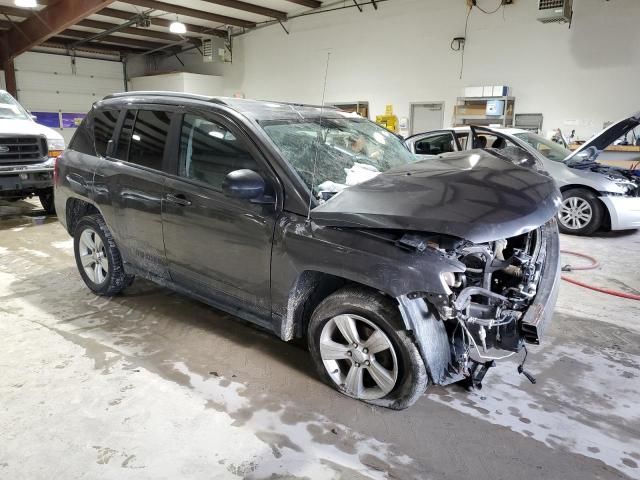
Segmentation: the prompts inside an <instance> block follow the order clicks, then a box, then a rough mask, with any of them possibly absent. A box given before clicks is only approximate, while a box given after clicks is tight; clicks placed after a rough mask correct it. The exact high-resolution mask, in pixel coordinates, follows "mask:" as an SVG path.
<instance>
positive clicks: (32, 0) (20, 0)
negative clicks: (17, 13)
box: [13, 0, 38, 8]
mask: <svg viewBox="0 0 640 480" xmlns="http://www.w3.org/2000/svg"><path fill="white" fill-rule="evenodd" d="M13 3H14V4H15V6H16V7H22V8H36V7H37V6H38V2H37V1H36V0H14V2H13Z"/></svg>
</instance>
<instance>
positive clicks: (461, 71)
mask: <svg viewBox="0 0 640 480" xmlns="http://www.w3.org/2000/svg"><path fill="white" fill-rule="evenodd" d="M472 10H473V7H469V11H468V12H467V19H466V20H465V22H464V42H462V54H461V57H462V58H461V60H460V80H462V73H463V72H464V51H465V48H466V46H467V30H468V29H469V17H470V16H471V11H472Z"/></svg>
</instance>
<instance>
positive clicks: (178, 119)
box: [165, 107, 284, 205]
mask: <svg viewBox="0 0 640 480" xmlns="http://www.w3.org/2000/svg"><path fill="white" fill-rule="evenodd" d="M185 115H194V116H198V117H202V118H203V119H204V120H209V121H212V122H216V123H219V124H220V125H222V126H223V127H224V128H226V129H227V130H228V131H229V132H231V134H233V135H234V136H235V137H236V138H237V139H238V140H239V141H241V142H242V144H243V145H244V146H245V147H246V149H247V151H248V152H249V154H250V155H251V157H252V158H253V159H254V160H255V162H256V163H257V164H258V166H259V167H260V172H258V173H264V174H265V182H266V183H267V184H268V185H269V186H270V187H271V188H272V189H273V192H274V195H275V198H276V205H281V204H282V201H283V198H284V192H283V187H282V182H281V181H280V179H279V178H278V175H277V174H276V173H275V171H274V169H273V167H272V166H271V164H270V163H269V162H268V161H267V159H266V158H265V156H264V155H263V154H262V152H261V151H260V149H259V148H258V147H257V146H256V143H255V142H254V141H253V139H252V138H251V137H250V135H248V134H247V133H246V132H245V130H244V129H243V128H242V127H241V126H239V125H237V124H236V122H234V121H233V120H232V119H230V118H228V117H227V116H225V115H223V113H222V112H218V111H215V110H207V109H203V108H197V107H182V108H180V109H179V111H178V112H177V114H176V115H174V118H173V123H172V125H171V129H172V130H171V134H170V137H171V138H172V143H171V149H170V150H169V151H168V152H167V151H165V156H167V157H168V158H167V160H168V164H167V170H166V172H167V174H168V175H170V176H171V177H173V178H175V179H177V180H180V181H183V182H186V183H189V184H191V185H195V186H197V187H201V188H204V189H206V190H207V191H209V192H214V193H216V194H219V195H221V196H223V197H224V198H226V199H228V200H231V198H229V197H227V196H226V195H224V193H223V192H222V190H221V189H219V188H216V187H215V186H213V185H211V184H210V183H207V182H203V181H202V180H198V179H197V178H190V177H185V176H182V175H180V174H179V168H180V143H181V134H182V123H183V119H184V116H185Z"/></svg>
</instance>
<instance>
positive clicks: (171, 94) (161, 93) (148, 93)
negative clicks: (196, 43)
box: [103, 90, 224, 103]
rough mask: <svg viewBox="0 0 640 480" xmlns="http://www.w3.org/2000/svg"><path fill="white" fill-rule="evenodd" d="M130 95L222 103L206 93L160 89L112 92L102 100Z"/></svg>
mask: <svg viewBox="0 0 640 480" xmlns="http://www.w3.org/2000/svg"><path fill="white" fill-rule="evenodd" d="M131 96H136V97H174V98H189V99H192V100H203V101H207V102H215V103H224V102H222V101H221V100H220V99H218V98H216V97H210V96H207V95H198V94H195V93H185V92H169V91H162V90H141V91H132V92H118V93H112V94H110V95H107V96H106V97H104V98H103V100H109V99H111V98H121V97H131Z"/></svg>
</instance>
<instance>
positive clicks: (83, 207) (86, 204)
mask: <svg viewBox="0 0 640 480" xmlns="http://www.w3.org/2000/svg"><path fill="white" fill-rule="evenodd" d="M94 214H98V215H100V216H102V213H101V212H100V210H99V209H98V207H96V206H95V205H94V204H93V203H91V202H90V201H87V200H84V199H81V198H76V197H72V198H68V199H67V203H66V206H65V218H66V220H67V232H68V233H69V234H70V235H73V232H74V231H75V229H76V226H77V225H78V222H79V221H80V219H81V218H82V217H85V216H87V215H94ZM103 218H104V217H103Z"/></svg>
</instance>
